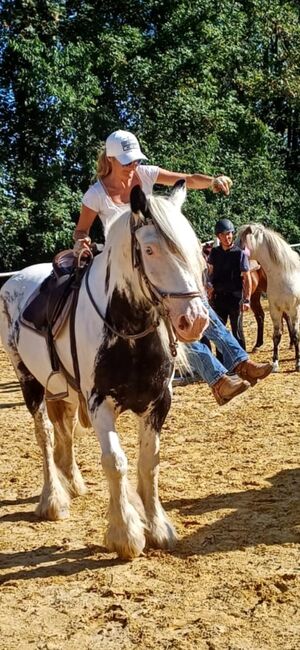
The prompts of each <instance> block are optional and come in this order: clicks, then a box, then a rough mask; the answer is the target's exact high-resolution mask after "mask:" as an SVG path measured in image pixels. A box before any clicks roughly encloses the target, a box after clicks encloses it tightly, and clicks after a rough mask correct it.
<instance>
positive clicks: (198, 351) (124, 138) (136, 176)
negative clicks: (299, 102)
mask: <svg viewBox="0 0 300 650" xmlns="http://www.w3.org/2000/svg"><path fill="white" fill-rule="evenodd" d="M145 159H146V156H145V155H144V154H143V153H142V151H141V148H140V145H139V142H138V140H137V138H136V137H135V136H134V135H133V134H132V133H130V132H128V131H121V130H118V131H114V132H113V133H111V134H110V135H109V136H108V138H107V140H106V144H105V149H104V151H101V152H100V155H99V158H98V164H97V177H98V180H97V182H96V183H95V184H94V185H92V186H91V187H90V188H89V189H88V191H87V192H86V193H85V195H84V197H83V201H82V209H81V213H80V217H79V221H78V224H77V226H76V229H75V233H74V239H75V246H74V253H75V255H80V256H81V255H82V254H84V252H85V251H86V252H87V253H88V251H89V247H90V244H91V240H90V238H89V231H90V228H91V226H92V224H93V222H94V220H95V218H96V217H97V215H98V216H99V217H100V219H101V221H102V224H103V226H104V233H105V232H107V230H108V228H109V227H110V224H111V223H113V222H114V221H115V219H117V218H118V217H119V216H120V215H121V214H122V213H123V212H124V210H126V209H127V207H128V202H129V196H130V191H131V189H132V188H133V187H135V186H136V185H138V186H140V187H141V188H142V189H143V191H144V192H145V194H146V195H148V194H151V193H152V189H153V185H154V184H155V183H158V184H160V185H173V184H174V183H176V182H177V181H178V180H182V179H184V180H185V182H186V186H187V188H188V189H194V190H204V189H211V190H212V191H213V192H223V193H224V194H226V195H228V194H229V192H230V188H231V186H232V181H231V179H230V178H228V177H227V176H216V177H211V176H207V175H204V174H185V173H181V172H173V171H168V170H166V169H161V168H160V167H157V166H155V165H141V162H142V161H143V160H145ZM206 306H207V308H208V309H209V312H210V325H209V328H208V330H207V332H206V335H207V337H208V338H210V339H211V340H212V341H214V343H215V344H216V347H217V349H218V350H219V351H220V353H221V354H222V356H223V363H221V362H220V361H218V360H217V359H216V358H215V357H214V355H213V354H212V353H211V351H210V350H209V349H208V348H207V346H205V345H204V344H203V343H202V342H201V341H198V342H197V343H195V344H193V346H192V349H191V350H190V352H191V354H192V356H193V358H194V359H195V355H196V356H197V358H198V362H197V365H198V372H199V373H200V374H201V376H202V377H203V378H204V380H205V381H206V382H207V383H208V384H209V386H210V387H211V388H212V392H213V395H214V397H215V399H216V400H217V402H218V404H220V405H223V404H226V403H227V402H229V401H230V400H231V399H232V398H233V397H235V396H236V395H239V394H240V393H242V392H243V391H245V390H247V388H249V386H250V385H252V386H253V385H254V384H255V383H256V382H257V380H258V379H264V377H266V376H267V375H268V374H269V373H270V372H271V369H272V366H271V364H269V363H265V364H255V363H254V362H253V361H250V360H249V358H248V355H247V353H246V352H245V351H244V350H243V349H242V348H241V346H240V345H238V344H237V341H236V340H235V338H234V337H232V336H231V334H230V332H228V330H227V329H226V328H225V327H223V325H222V323H221V321H220V320H219V319H218V318H217V316H216V314H215V313H214V312H213V310H212V309H211V307H210V306H209V305H208V303H206ZM228 372H229V373H233V372H234V373H235V374H234V375H233V376H229V375H228V374H227V373H228Z"/></svg>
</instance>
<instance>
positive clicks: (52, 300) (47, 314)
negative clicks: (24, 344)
mask: <svg viewBox="0 0 300 650" xmlns="http://www.w3.org/2000/svg"><path fill="white" fill-rule="evenodd" d="M80 270H81V269H80ZM77 271H78V270H77V269H76V267H75V265H74V255H73V251H72V250H70V251H62V253H58V255H56V256H55V258H54V260H53V270H52V272H51V274H50V275H49V276H48V277H47V278H46V279H45V280H44V281H43V283H42V284H41V286H40V287H38V289H36V291H35V292H34V293H33V294H32V295H31V296H30V297H29V299H28V300H27V303H26V304H25V307H24V309H23V312H22V314H21V322H22V323H23V324H24V325H26V326H27V327H31V328H32V329H34V330H36V331H37V332H38V333H39V334H42V335H45V333H46V332H47V330H48V329H49V328H50V329H51V332H52V336H53V339H54V340H55V339H56V338H57V336H58V335H59V333H60V331H61V329H62V327H63V325H64V324H65V322H66V319H67V317H68V315H69V313H70V308H71V304H72V298H73V295H74V291H75V289H77V288H79V286H80V283H81V278H82V275H83V274H78V272H77Z"/></svg>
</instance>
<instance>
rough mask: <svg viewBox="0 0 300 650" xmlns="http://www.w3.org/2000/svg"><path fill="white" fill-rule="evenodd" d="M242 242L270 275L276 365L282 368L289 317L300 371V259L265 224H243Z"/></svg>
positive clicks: (297, 368) (268, 279) (269, 298)
mask: <svg viewBox="0 0 300 650" xmlns="http://www.w3.org/2000/svg"><path fill="white" fill-rule="evenodd" d="M239 241H240V243H241V245H242V246H247V248H248V249H249V251H250V255H251V259H256V260H257V261H258V262H259V263H260V264H261V265H262V266H263V269H264V272H265V274H266V278H267V292H268V301H269V307H270V315H271V318H272V322H273V368H274V371H277V370H278V368H279V359H278V348H279V343H280V340H281V335H282V322H283V321H282V318H283V316H284V315H286V317H287V318H289V320H290V330H289V331H290V336H291V340H292V342H293V345H294V347H295V361H296V370H297V371H300V355H299V326H300V258H299V255H298V254H297V253H296V252H295V251H293V250H292V249H291V247H290V246H289V245H288V244H287V242H286V241H285V240H284V239H283V238H282V237H281V236H280V235H279V234H278V233H276V232H274V231H273V230H270V229H268V228H265V227H264V226H263V225H262V224H250V225H246V226H242V228H241V229H240V231H239Z"/></svg>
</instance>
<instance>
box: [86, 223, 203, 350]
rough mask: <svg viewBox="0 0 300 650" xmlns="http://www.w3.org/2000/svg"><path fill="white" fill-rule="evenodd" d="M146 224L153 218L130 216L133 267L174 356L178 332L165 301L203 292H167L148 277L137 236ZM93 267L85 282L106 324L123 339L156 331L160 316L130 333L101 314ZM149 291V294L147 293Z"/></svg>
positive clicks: (98, 312) (189, 296) (198, 295)
mask: <svg viewBox="0 0 300 650" xmlns="http://www.w3.org/2000/svg"><path fill="white" fill-rule="evenodd" d="M146 225H154V224H153V221H152V219H151V218H144V219H140V220H139V223H138V224H136V223H135V219H134V217H133V215H131V217H130V232H131V256H132V265H133V268H135V269H137V271H138V277H139V283H140V287H141V290H142V292H143V295H144V297H145V298H146V300H147V302H149V303H150V305H152V306H156V307H157V308H158V313H159V316H160V318H161V319H162V320H163V321H164V323H165V326H166V329H167V332H168V337H169V347H170V351H171V355H172V356H173V357H176V355H177V347H178V339H177V336H176V332H175V330H174V327H173V325H172V322H171V319H170V312H169V309H168V307H167V306H166V304H165V302H166V301H167V300H170V299H180V298H199V297H201V296H202V293H201V292H200V291H190V292H186V293H184V292H167V291H162V290H161V289H159V287H157V286H156V285H155V284H153V282H151V280H150V279H149V278H148V276H147V274H146V271H145V267H144V263H143V258H142V255H141V249H140V245H139V242H138V240H137V237H136V232H137V230H139V229H140V228H143V227H144V226H146ZM90 269H91V264H89V267H88V270H87V272H86V274H85V284H86V290H87V293H88V296H89V298H90V301H91V303H92V305H93V306H94V308H95V310H96V312H97V314H98V315H99V316H100V318H101V320H102V321H103V323H104V324H105V326H106V327H107V328H108V329H109V330H110V331H111V332H112V333H113V334H114V335H115V336H118V337H120V338H122V339H125V340H137V339H141V338H143V337H145V336H147V334H150V333H151V332H154V331H155V330H156V329H157V328H158V326H159V323H160V318H158V319H157V320H156V321H155V322H154V323H152V324H151V325H150V326H149V327H147V328H146V329H145V330H143V331H142V332H139V333H137V334H129V333H124V332H120V331H117V330H116V329H115V328H114V327H112V325H110V323H108V322H107V320H106V319H105V317H104V316H103V315H102V314H101V312H100V310H99V307H98V305H97V304H96V302H95V300H94V298H93V295H92V293H91V290H90V286H89V282H88V279H89V272H90ZM147 291H148V295H147Z"/></svg>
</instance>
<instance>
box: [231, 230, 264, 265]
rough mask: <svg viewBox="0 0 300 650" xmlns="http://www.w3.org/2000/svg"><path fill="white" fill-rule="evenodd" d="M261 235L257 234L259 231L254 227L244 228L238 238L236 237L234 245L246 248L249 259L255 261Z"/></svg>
mask: <svg viewBox="0 0 300 650" xmlns="http://www.w3.org/2000/svg"><path fill="white" fill-rule="evenodd" d="M261 238H262V235H261V234H260V232H259V229H258V228H256V227H255V226H254V225H250V226H246V227H245V228H242V229H241V232H240V234H239V236H238V237H237V240H236V243H237V244H238V245H240V246H241V247H242V248H247V249H248V251H249V254H250V259H252V260H254V259H257V258H256V255H257V248H258V246H259V244H260V240H261Z"/></svg>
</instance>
